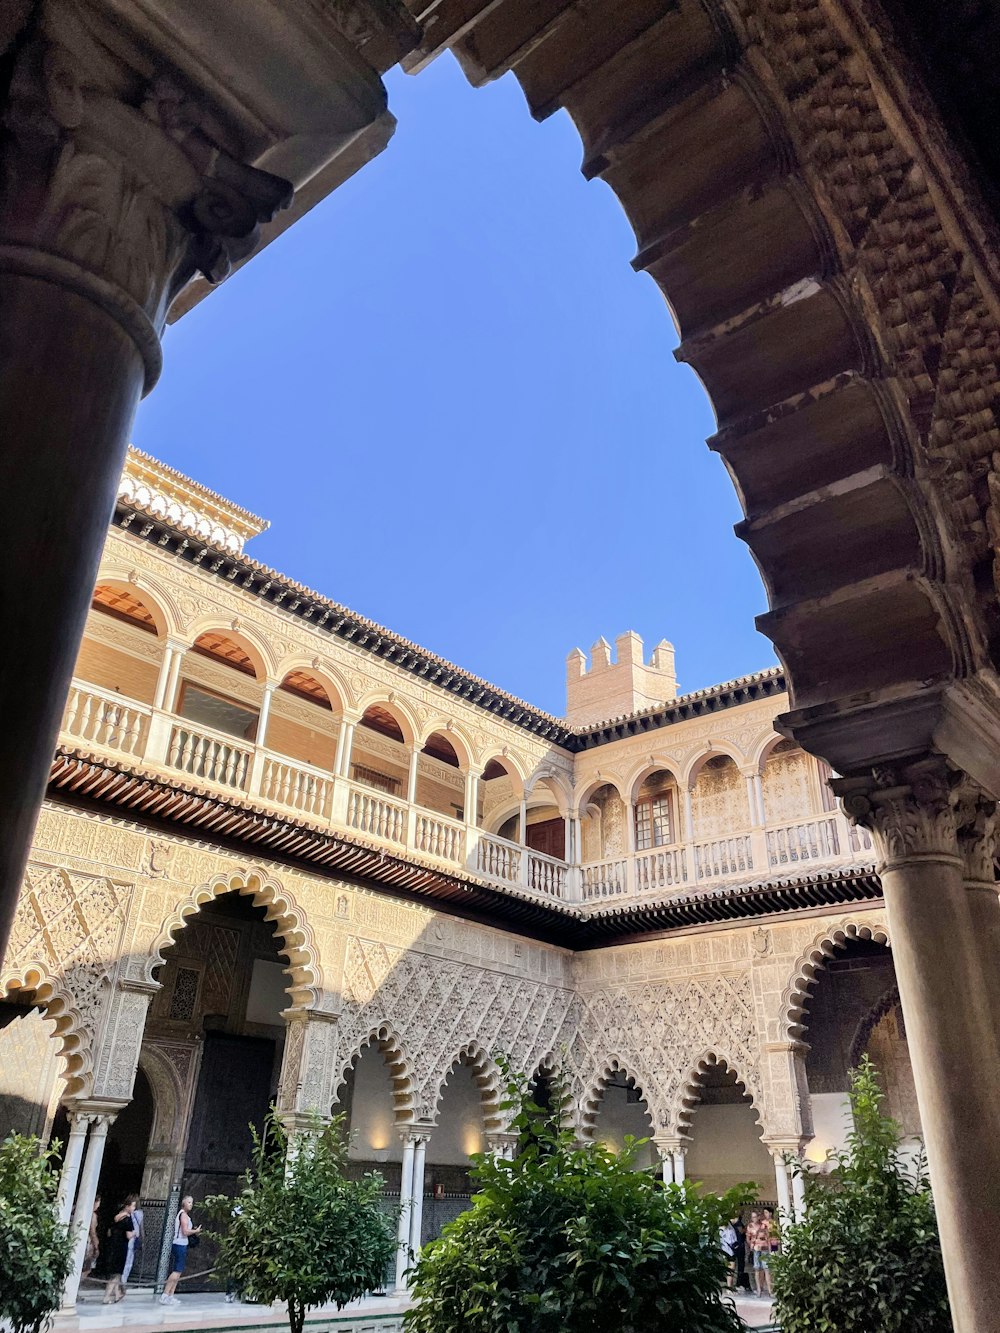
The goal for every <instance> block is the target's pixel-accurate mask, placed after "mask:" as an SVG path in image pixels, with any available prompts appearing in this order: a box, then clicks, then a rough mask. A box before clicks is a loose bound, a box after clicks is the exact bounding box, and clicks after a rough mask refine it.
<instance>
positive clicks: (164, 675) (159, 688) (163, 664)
mask: <svg viewBox="0 0 1000 1333" xmlns="http://www.w3.org/2000/svg"><path fill="white" fill-rule="evenodd" d="M173 665H174V645H173V644H172V643H171V642H170V640H169V639H168V640H167V642H166V646H165V647H164V649H163V657H162V659H161V660H160V674H159V675H158V676H157V678H156V690H155V692H154V694H153V707H154V708H162V707H163V700H164V698H165V697H166V693H167V682H168V681H169V680H170V672H171V670H172V668H173Z"/></svg>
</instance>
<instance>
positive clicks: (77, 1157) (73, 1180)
mask: <svg viewBox="0 0 1000 1333" xmlns="http://www.w3.org/2000/svg"><path fill="white" fill-rule="evenodd" d="M89 1125H90V1119H89V1117H88V1116H86V1115H81V1114H80V1112H79V1111H70V1113H69V1136H68V1138H67V1140H66V1156H65V1157H64V1158H63V1164H62V1171H61V1172H60V1173H59V1195H58V1200H57V1203H56V1210H57V1214H58V1217H59V1221H60V1222H62V1224H63V1225H64V1226H66V1225H67V1224H68V1223H69V1219H70V1217H71V1216H72V1213H73V1200H74V1199H75V1197H76V1186H77V1182H78V1180H79V1178H80V1162H81V1161H82V1160H83V1145H84V1141H85V1139H86V1137H87V1129H88V1126H89Z"/></svg>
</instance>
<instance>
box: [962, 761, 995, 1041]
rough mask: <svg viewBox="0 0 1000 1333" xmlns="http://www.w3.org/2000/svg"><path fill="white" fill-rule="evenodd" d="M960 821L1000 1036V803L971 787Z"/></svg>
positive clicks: (972, 908) (986, 997)
mask: <svg viewBox="0 0 1000 1333" xmlns="http://www.w3.org/2000/svg"><path fill="white" fill-rule="evenodd" d="M958 818H959V821H960V827H959V832H958V848H959V851H960V853H961V855H962V878H963V881H964V883H965V892H966V899H967V901H968V904H969V914H970V916H971V917H972V929H973V932H974V934H975V936H976V939H977V941H978V944H979V949H980V952H981V955H982V959H983V973H984V980H985V983H986V989H985V990H984V992H983V1002H984V1004H985V1005H986V1007H987V1008H988V1010H989V1013H990V1017H991V1019H992V1022H993V1029H994V1031H995V1032H998V1033H1000V896H998V894H997V888H998V886H997V879H996V857H997V850H998V842H1000V837H998V835H1000V816H998V814H997V803H996V801H994V800H991V799H989V798H987V797H986V796H984V795H983V794H982V793H981V792H980V791H979V790H978V789H976V788H974V787H971V786H970V787H969V788H967V789H966V790H964V791H962V793H961V799H960V802H959V805H958Z"/></svg>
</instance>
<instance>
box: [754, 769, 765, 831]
mask: <svg viewBox="0 0 1000 1333" xmlns="http://www.w3.org/2000/svg"><path fill="white" fill-rule="evenodd" d="M753 787H754V792H755V793H756V796H757V822H758V823H759V824H760V825H762V826H763V825H764V824H766V823H767V807H766V806H765V805H764V781H763V779H762V778H761V776H760V774H759V773H755V774H754V775H753Z"/></svg>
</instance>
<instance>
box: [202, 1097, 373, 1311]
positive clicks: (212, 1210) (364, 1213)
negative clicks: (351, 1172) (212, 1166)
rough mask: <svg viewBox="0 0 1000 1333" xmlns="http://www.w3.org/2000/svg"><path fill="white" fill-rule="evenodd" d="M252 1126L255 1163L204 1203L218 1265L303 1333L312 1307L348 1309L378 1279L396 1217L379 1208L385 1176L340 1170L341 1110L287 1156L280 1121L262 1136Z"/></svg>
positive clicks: (343, 1156) (343, 1155)
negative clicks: (282, 1305)
mask: <svg viewBox="0 0 1000 1333" xmlns="http://www.w3.org/2000/svg"><path fill="white" fill-rule="evenodd" d="M251 1131H252V1133H253V1138H254V1150H253V1159H252V1162H251V1165H250V1169H249V1170H248V1171H247V1173H246V1175H245V1176H243V1177H242V1180H241V1189H240V1191H239V1193H238V1194H237V1195H236V1196H235V1198H233V1197H231V1196H229V1195H225V1194H216V1195H213V1196H212V1197H211V1198H209V1199H206V1200H205V1208H206V1210H207V1211H208V1213H209V1216H210V1217H212V1218H215V1219H219V1222H220V1226H219V1230H218V1231H216V1232H213V1235H214V1236H215V1237H216V1239H217V1240H218V1242H219V1260H218V1262H219V1267H220V1268H221V1269H222V1271H223V1273H225V1274H226V1275H227V1276H228V1277H229V1278H230V1279H231V1280H232V1281H233V1282H234V1283H235V1284H236V1286H237V1287H238V1288H239V1289H240V1291H241V1292H242V1293H243V1295H244V1296H246V1297H248V1298H249V1299H251V1300H255V1301H261V1302H263V1303H265V1304H270V1303H271V1302H272V1301H287V1302H288V1323H289V1326H290V1328H291V1333H301V1330H302V1325H303V1322H304V1320H305V1315H306V1311H307V1310H308V1309H310V1308H311V1307H312V1306H316V1305H325V1304H327V1303H328V1302H330V1301H333V1302H334V1303H335V1304H336V1305H338V1306H341V1305H346V1304H347V1303H348V1301H353V1300H357V1299H358V1298H359V1297H360V1296H363V1295H364V1294H365V1292H366V1291H373V1290H376V1289H377V1288H378V1287H380V1286H381V1285H382V1281H383V1278H384V1277H385V1272H386V1269H387V1267H388V1265H389V1263H390V1261H391V1260H392V1258H393V1256H394V1254H395V1252H396V1227H395V1221H394V1219H393V1218H392V1217H391V1215H389V1214H387V1213H386V1211H385V1210H384V1209H383V1208H382V1207H381V1206H380V1197H381V1192H382V1177H381V1176H379V1175H375V1174H371V1175H368V1176H365V1177H364V1179H362V1180H348V1179H347V1178H346V1177H345V1175H344V1166H345V1164H346V1160H347V1143H346V1140H345V1137H344V1131H343V1116H337V1117H335V1119H334V1120H333V1121H331V1122H330V1123H329V1124H327V1125H323V1124H322V1123H321V1122H320V1121H319V1120H318V1119H317V1120H316V1122H315V1124H314V1125H313V1126H312V1127H310V1129H309V1130H307V1131H306V1132H305V1133H301V1134H298V1135H296V1136H295V1141H294V1143H293V1145H292V1147H293V1152H292V1153H291V1154H290V1153H289V1137H288V1134H287V1132H286V1130H285V1128H284V1126H283V1125H282V1124H281V1122H280V1121H279V1120H278V1119H277V1118H274V1117H272V1118H269V1120H268V1122H267V1124H266V1126H265V1128H264V1132H263V1134H258V1133H257V1132H256V1131H255V1130H253V1127H251ZM223 1221H224V1223H225V1225H224V1226H223V1225H221V1224H222V1222H223Z"/></svg>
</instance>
